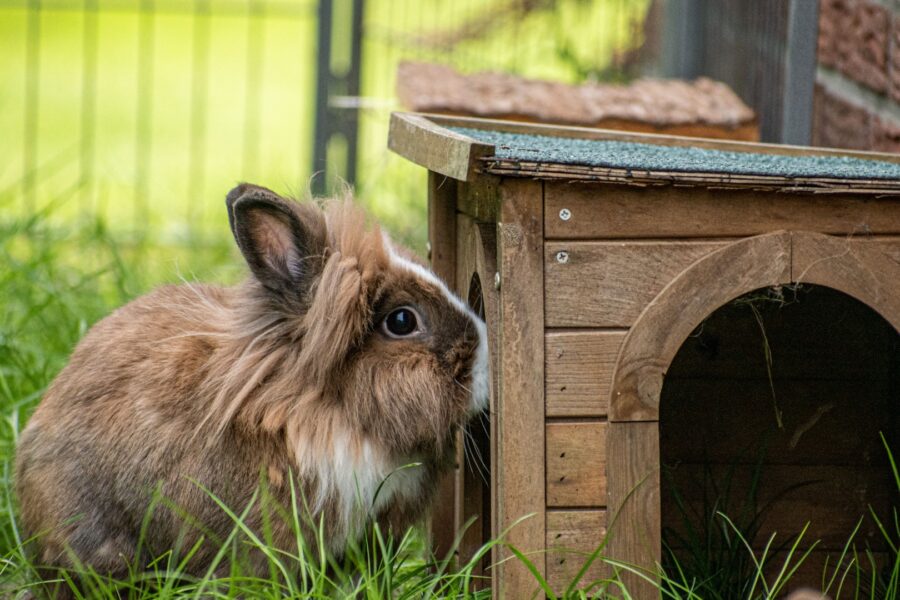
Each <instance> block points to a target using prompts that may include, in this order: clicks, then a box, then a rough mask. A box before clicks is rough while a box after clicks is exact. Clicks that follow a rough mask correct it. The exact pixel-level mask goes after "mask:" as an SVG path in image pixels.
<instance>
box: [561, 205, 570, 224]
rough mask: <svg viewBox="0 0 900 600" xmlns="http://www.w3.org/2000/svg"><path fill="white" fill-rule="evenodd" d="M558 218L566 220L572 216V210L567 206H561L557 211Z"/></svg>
mask: <svg viewBox="0 0 900 600" xmlns="http://www.w3.org/2000/svg"><path fill="white" fill-rule="evenodd" d="M559 218H560V219H562V220H563V221H568V220H569V219H571V218H572V211H571V210H569V209H568V208H563V209H561V210H560V211H559Z"/></svg>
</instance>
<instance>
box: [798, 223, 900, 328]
mask: <svg viewBox="0 0 900 600" xmlns="http://www.w3.org/2000/svg"><path fill="white" fill-rule="evenodd" d="M895 248H896V247H895V246H894V245H893V244H887V245H885V246H881V247H880V246H879V245H877V244H875V243H872V242H868V243H867V242H864V241H856V240H855V239H848V238H839V237H833V236H827V235H822V234H818V233H809V232H795V233H794V234H793V254H792V261H791V272H792V279H793V281H795V282H798V283H812V284H817V285H824V286H828V287H830V288H834V289H836V290H839V291H841V292H844V293H845V294H848V295H850V296H852V297H854V298H856V299H857V300H859V301H861V302H864V303H865V304H867V305H868V306H870V307H871V308H872V309H874V310H875V311H876V312H877V313H878V314H880V315H881V316H882V317H884V318H885V320H887V321H888V322H889V323H890V324H891V325H893V327H894V329H896V330H897V331H900V262H898V261H897V258H896V255H895V254H893V253H892V252H891V250H892V249H895Z"/></svg>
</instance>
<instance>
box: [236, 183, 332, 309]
mask: <svg viewBox="0 0 900 600" xmlns="http://www.w3.org/2000/svg"><path fill="white" fill-rule="evenodd" d="M225 204H226V205H227V207H228V221H229V223H230V224H231V232H232V234H234V239H235V241H236V242H237V245H238V248H240V250H241V253H242V254H243V255H244V259H245V260H246V261H247V264H248V265H249V266H250V270H251V271H252V272H253V274H254V276H256V278H257V279H258V280H259V282H260V283H262V284H263V285H264V286H265V287H266V288H268V289H270V290H272V291H275V292H279V293H282V294H291V295H293V294H297V293H300V294H303V293H305V292H306V291H307V290H308V289H309V287H310V284H311V282H312V280H313V278H314V277H315V276H316V275H317V274H318V273H319V272H321V268H322V267H321V265H322V260H321V257H322V253H323V251H324V249H323V248H322V241H321V237H322V235H323V233H324V223H321V222H319V223H313V222H309V223H307V222H305V221H306V220H307V219H303V218H301V217H302V216H309V217H313V214H311V213H310V214H309V215H301V214H300V213H301V212H304V213H306V212H309V211H301V210H299V207H297V206H296V205H294V204H293V203H291V202H289V201H287V200H285V199H284V198H282V197H280V196H278V194H276V193H275V192H273V191H271V190H268V189H266V188H263V187H259V186H255V185H250V184H246V183H243V184H241V185H239V186H238V187H236V188H234V189H233V190H231V191H230V192H229V193H228V196H227V197H226V198H225ZM309 220H312V219H309ZM316 255H318V256H316ZM315 258H320V260H315Z"/></svg>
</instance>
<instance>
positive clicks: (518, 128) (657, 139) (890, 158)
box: [398, 113, 900, 163]
mask: <svg viewBox="0 0 900 600" xmlns="http://www.w3.org/2000/svg"><path fill="white" fill-rule="evenodd" d="M398 114H403V113H398ZM406 114H410V113H406ZM416 116H419V117H421V118H424V119H427V120H429V121H431V122H432V123H434V124H435V125H438V126H441V127H466V128H470V129H489V130H491V131H505V132H509V133H525V134H530V135H547V136H552V137H568V138H580V139H585V140H614V141H621V142H635V143H642V144H656V145H659V146H678V147H691V148H708V149H710V150H726V151H731V152H761V153H765V154H783V155H786V156H841V157H846V156H852V157H855V158H861V159H863V160H880V161H884V162H892V163H900V155H898V154H892V153H887V152H860V151H855V150H845V149H839V148H810V147H807V146H787V145H783V144H759V143H756V142H740V141H734V140H718V139H709V138H694V137H681V136H677V135H659V134H651V133H630V132H627V131H615V130H612V129H596V128H593V127H575V126H563V125H543V124H540V123H522V122H518V121H499V120H494V119H478V118H474V117H450V116H446V115H433V114H424V113H423V114H419V115H416Z"/></svg>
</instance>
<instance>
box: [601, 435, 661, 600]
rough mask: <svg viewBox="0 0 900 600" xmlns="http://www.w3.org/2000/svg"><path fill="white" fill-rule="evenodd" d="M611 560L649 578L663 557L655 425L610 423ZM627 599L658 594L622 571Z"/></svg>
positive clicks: (651, 587) (639, 579)
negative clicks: (630, 567) (638, 570)
mask: <svg viewBox="0 0 900 600" xmlns="http://www.w3.org/2000/svg"><path fill="white" fill-rule="evenodd" d="M607 439H608V447H607V456H608V463H607V465H608V467H607V468H608V469H609V472H610V473H611V474H612V475H613V476H612V477H610V478H609V525H608V526H607V527H608V529H609V552H608V556H609V558H611V559H613V560H618V561H621V562H622V563H624V564H627V565H632V566H633V567H636V568H638V569H641V570H642V571H643V572H645V573H646V574H648V575H650V576H651V577H653V576H654V575H655V571H654V570H655V568H656V565H657V564H659V562H660V559H661V553H662V537H661V533H662V532H661V521H660V489H659V423H656V422H653V421H650V422H630V423H610V424H609V435H608V438H607ZM621 574H622V575H621V578H622V582H623V583H624V584H625V586H626V587H627V589H628V591H629V593H630V594H631V597H633V598H640V599H642V600H643V599H649V598H658V597H659V590H657V589H656V588H655V587H654V586H653V585H652V584H651V583H649V582H647V581H646V580H644V579H643V578H641V577H639V576H638V575H635V574H634V573H631V572H628V571H627V570H624V569H623V570H621Z"/></svg>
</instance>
